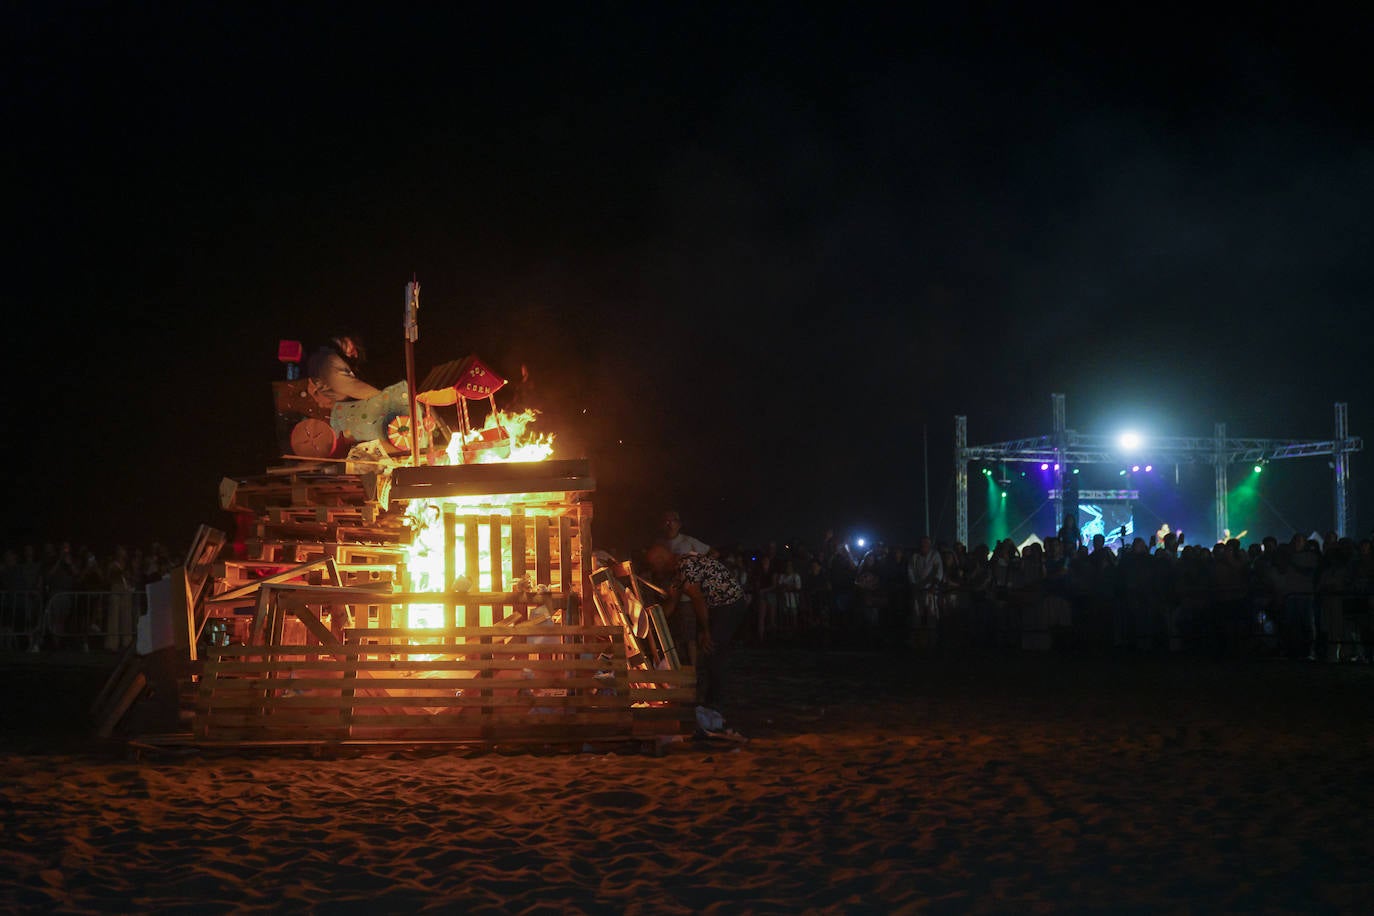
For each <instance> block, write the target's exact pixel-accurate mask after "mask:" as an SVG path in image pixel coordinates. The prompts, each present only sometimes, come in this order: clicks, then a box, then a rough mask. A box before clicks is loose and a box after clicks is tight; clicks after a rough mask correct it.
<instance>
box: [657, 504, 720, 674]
mask: <svg viewBox="0 0 1374 916" xmlns="http://www.w3.org/2000/svg"><path fill="white" fill-rule="evenodd" d="M654 543H655V544H658V545H662V546H663V547H666V548H667V549H668V551H669V552H670V553H671V554H673V556H677V557H687V556H701V557H710V558H712V559H718V558H719V554H718V553H717V551H716V550H715V548H713V547H712V546H711V545H710V544H707V543H706V542H705V541H700V540H697V539H696V538H694V537H692V536H691V535H690V534H686V533H684V532H683V530H682V514H681V513H679V512H678V511H677V510H676V509H664V510H663V517H662V519H661V520H660V521H659V537H658V539H657V540H656V541H655V542H654ZM664 610H665V611H667V612H668V615H669V616H668V629H669V631H670V632H671V633H672V636H673V645H675V646H677V647H678V654H679V655H681V656H682V657H683V660H684V661H687V662H689V663H690V664H693V665H695V664H696V663H697V627H696V615H695V614H694V613H693V611H692V601H691V598H689V597H688V596H687V595H679V596H677V600H676V601H669V602H668V603H667V606H666V607H665V608H664Z"/></svg>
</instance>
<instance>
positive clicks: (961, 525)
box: [954, 393, 1364, 544]
mask: <svg viewBox="0 0 1374 916" xmlns="http://www.w3.org/2000/svg"><path fill="white" fill-rule="evenodd" d="M1050 401H1051V404H1052V406H1053V409H1054V431H1053V433H1052V434H1051V435H1048V436H1036V437H1034V438H1031V439H1013V440H1010V441H1007V442H994V443H992V444H990V445H969V444H968V417H966V416H956V417H955V418H954V481H955V488H956V493H955V522H954V524H955V529H956V530H955V536H956V538H958V540H959V542H960V543H963V544H967V543H968V464H969V462H970V461H1002V462H1008V463H1018V462H1020V463H1035V464H1051V465H1052V466H1054V467H1055V469H1056V470H1055V472H1054V483H1055V489H1054V491H1053V492H1052V493H1051V498H1052V501H1053V503H1054V510H1055V524H1056V525H1058V524H1059V521H1060V520H1061V519H1062V517H1063V508H1062V507H1063V493H1064V475H1065V474H1066V473H1070V468H1071V467H1072V466H1073V465H1083V464H1114V463H1117V462H1120V461H1121V459H1122V454H1121V449H1120V448H1119V447H1118V445H1117V443H1116V442H1115V441H1113V440H1112V439H1111V438H1110V437H1109V436H1100V435H1085V434H1083V433H1079V432H1076V431H1075V430H1072V429H1069V428H1068V426H1067V424H1066V422H1065V412H1064V395H1063V394H1059V393H1055V394H1051V395H1050ZM1363 449H1364V440H1363V439H1361V438H1360V437H1359V436H1351V435H1350V427H1349V421H1348V418H1347V405H1346V404H1345V403H1344V402H1338V403H1337V404H1336V435H1335V438H1333V439H1248V438H1230V437H1228V436H1227V435H1226V424H1225V423H1218V424H1216V426H1215V433H1214V435H1212V436H1210V437H1203V436H1199V437H1186V436H1171V437H1152V438H1151V439H1150V444H1149V453H1150V458H1151V459H1152V460H1153V461H1154V462H1155V463H1156V464H1210V465H1213V467H1214V468H1215V471H1216V475H1215V476H1216V537H1217V538H1218V539H1220V538H1221V537H1222V536H1223V532H1225V531H1226V529H1227V527H1228V526H1227V520H1226V489H1227V475H1226V470H1227V466H1228V465H1231V464H1246V463H1253V462H1258V461H1282V460H1285V459H1289V458H1312V457H1320V456H1323V455H1327V456H1331V458H1332V466H1333V467H1334V468H1335V481H1334V483H1333V488H1332V489H1333V493H1334V499H1335V529H1336V534H1337V535H1338V536H1340V537H1345V535H1346V534H1347V533H1348V532H1349V531H1350V529H1351V528H1352V527H1353V526H1354V524H1355V520H1354V519H1353V518H1352V517H1351V515H1352V513H1351V507H1350V487H1351V476H1350V456H1351V455H1352V454H1353V453H1355V452H1358V451H1362V450H1363Z"/></svg>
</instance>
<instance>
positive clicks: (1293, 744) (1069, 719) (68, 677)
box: [0, 649, 1374, 913]
mask: <svg viewBox="0 0 1374 916" xmlns="http://www.w3.org/2000/svg"><path fill="white" fill-rule="evenodd" d="M735 671H736V684H737V685H738V693H737V695H738V696H740V697H741V698H744V699H745V704H744V705H743V707H742V708H739V709H737V710H736V711H735V713H734V714H733V715H732V716H731V718H730V724H731V725H733V726H735V727H737V728H739V729H740V730H741V731H742V732H744V733H745V734H746V735H747V736H748V737H749V739H750V740H749V741H748V743H745V744H735V743H728V742H722V741H717V740H710V741H690V742H681V743H675V744H671V745H666V746H665V747H664V748H662V751H663V752H662V754H661V755H659V756H655V755H654V754H651V753H645V752H642V751H641V750H639V749H634V748H616V749H614V750H612V751H609V752H608V751H606V750H605V749H601V750H598V751H596V752H583V753H566V752H558V753H554V752H540V751H539V749H534V750H525V751H518V752H516V751H511V752H505V751H498V752H492V751H480V750H458V751H451V750H450V751H445V752H435V751H433V750H423V749H418V750H416V749H405V750H387V751H364V752H356V751H355V752H346V753H341V754H337V755H326V756H323V757H320V758H318V759H317V758H315V757H313V756H312V755H310V754H309V753H306V752H302V751H289V752H280V753H265V752H252V753H245V752H239V753H232V754H231V753H225V752H215V753H203V752H192V751H187V750H166V751H159V752H156V753H151V752H145V753H142V754H141V755H134V754H131V753H130V752H129V750H128V749H127V747H124V746H123V745H121V744H119V743H114V744H98V743H95V742H93V741H92V740H91V739H89V738H88V732H87V730H86V729H85V728H84V722H83V720H82V714H83V712H84V707H85V705H86V703H88V702H89V698H90V696H91V695H93V691H94V690H97V689H98V688H99V686H100V684H101V683H102V682H103V675H102V672H100V671H99V670H98V669H73V670H63V671H55V670H50V671H40V670H38V669H34V668H32V667H23V668H13V667H10V668H6V669H5V675H4V680H3V682H4V683H5V685H6V701H5V711H4V719H3V723H4V725H5V729H4V735H5V738H4V739H3V747H0V834H2V835H3V839H4V842H3V849H4V851H3V853H0V906H3V908H4V910H5V911H7V912H190V911H195V912H197V913H215V912H225V913H248V912H321V913H330V912H358V913H410V912H421V911H429V910H433V911H444V912H465V913H482V912H486V913H569V912H571V913H606V912H617V913H700V912H708V913H710V912H717V913H740V912H751V913H797V912H818V913H866V912H875V913H907V912H941V913H966V912H967V913H980V912H1016V913H1024V912H1064V911H1074V912H1103V913H1107V912H1111V913H1121V912H1127V913H1131V912H1137V913H1139V912H1276V913H1279V912H1291V913H1309V912H1335V913H1356V912H1367V911H1368V910H1369V908H1370V907H1371V906H1372V905H1374V830H1371V828H1370V826H1369V815H1370V812H1371V810H1372V809H1371V802H1374V770H1372V769H1371V766H1370V760H1371V757H1372V756H1374V726H1371V722H1372V721H1374V716H1371V715H1370V701H1371V698H1374V671H1371V669H1369V668H1368V667H1344V666H1341V667H1337V666H1327V665H1312V664H1305V663H1294V662H1285V661H1279V660H1274V659H1231V660H1224V661H1219V660H1214V659H1208V658H1200V657H1179V656H1168V655H1134V654H1127V655H1102V654H1091V653H1086V652H1084V653H1070V654H1049V653H1020V652H993V651H985V652H979V651H975V650H964V651H961V652H958V653H951V654H948V655H943V656H941V655H934V656H913V655H910V654H896V653H881V652H835V651H832V652H820V651H813V650H807V649H779V650H751V651H746V652H741V653H740V654H739V655H738V656H737V664H736V666H735Z"/></svg>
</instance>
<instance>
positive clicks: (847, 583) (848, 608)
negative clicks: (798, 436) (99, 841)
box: [711, 520, 1374, 662]
mask: <svg viewBox="0 0 1374 916" xmlns="http://www.w3.org/2000/svg"><path fill="white" fill-rule="evenodd" d="M1066 521H1067V520H1066ZM1372 548H1374V543H1372V542H1371V540H1370V539H1368V538H1366V539H1362V540H1354V539H1351V538H1340V537H1337V536H1336V534H1335V533H1334V532H1329V533H1327V534H1326V535H1325V536H1324V537H1308V536H1305V535H1303V534H1294V535H1293V536H1292V537H1291V538H1289V539H1288V540H1286V541H1280V540H1278V539H1277V538H1276V537H1273V536H1270V537H1265V538H1264V539H1263V540H1262V541H1261V542H1259V543H1254V544H1251V545H1249V547H1248V548H1243V547H1242V545H1241V542H1240V541H1239V540H1236V539H1231V540H1227V541H1224V542H1220V543H1216V544H1213V545H1210V546H1207V545H1197V544H1187V543H1184V542H1183V539H1182V538H1181V537H1180V536H1179V535H1177V534H1175V533H1165V534H1163V535H1162V536H1152V537H1151V538H1150V539H1149V540H1146V539H1144V538H1135V539H1134V541H1132V542H1131V543H1130V544H1129V545H1128V546H1127V547H1125V548H1124V549H1123V548H1121V547H1120V546H1117V545H1109V544H1108V543H1107V542H1106V540H1105V538H1104V537H1103V536H1102V535H1100V534H1099V535H1096V536H1095V537H1093V538H1092V539H1091V540H1089V541H1088V542H1087V543H1084V542H1083V539H1082V538H1081V537H1079V536H1078V532H1077V530H1076V528H1069V529H1068V530H1065V529H1061V531H1060V532H1058V533H1057V534H1054V535H1050V536H1046V537H1038V536H1037V537H1032V538H1029V539H1028V540H1027V541H1025V542H1022V544H1021V545H1017V544H1016V543H1015V542H1013V541H1011V540H1010V539H1007V540H1002V541H999V542H996V543H994V544H993V545H992V546H991V547H989V546H988V545H987V544H985V543H978V544H974V545H973V546H972V547H966V546H965V545H963V544H960V543H948V542H935V541H933V540H932V539H931V538H929V537H922V538H920V539H919V540H918V541H917V543H916V544H914V545H901V544H884V543H879V544H873V545H868V546H864V547H857V545H851V544H848V543H844V542H842V541H840V540H839V539H838V538H836V537H835V536H834V534H833V532H827V533H826V535H825V536H824V538H823V539H822V540H821V542H820V545H819V546H818V547H813V546H810V545H807V544H804V543H797V544H787V543H783V544H781V545H780V544H779V543H777V542H770V543H767V544H765V545H764V546H762V547H761V548H757V549H754V548H745V547H740V546H729V547H725V548H722V549H714V548H712V549H711V552H712V554H715V555H718V556H719V558H720V560H721V561H722V562H723V563H724V564H725V565H726V566H727V567H728V568H729V569H730V570H731V571H732V573H733V574H734V575H735V576H736V577H737V578H738V581H739V582H740V584H741V586H742V587H743V589H744V591H745V596H746V601H747V602H748V606H749V608H750V613H749V615H748V622H747V625H746V628H745V629H746V632H741V633H740V634H739V638H741V639H743V640H745V641H747V642H748V643H749V644H751V645H754V646H765V645H769V644H773V643H784V642H796V643H803V644H810V645H818V646H829V647H837V648H846V647H848V648H873V647H879V646H885V647H905V648H926V647H935V646H946V647H955V646H990V647H1006V648H1011V647H1019V648H1023V649H1038V650H1047V649H1070V648H1082V649H1109V648H1116V649H1123V650H1126V649H1130V650H1136V651H1140V650H1158V651H1191V652H1206V653H1211V654H1218V655H1220V654H1240V653H1245V654H1269V655H1277V656H1283V657H1287V658H1295V659H1311V660H1314V661H1315V660H1325V661H1333V662H1334V661H1358V662H1368V661H1369V660H1370V643H1371V641H1374V626H1372V625H1371V608H1374V589H1372V588H1371V586H1372V585H1374V549H1372Z"/></svg>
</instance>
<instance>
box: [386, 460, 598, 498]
mask: <svg viewBox="0 0 1374 916" xmlns="http://www.w3.org/2000/svg"><path fill="white" fill-rule="evenodd" d="M595 489H596V481H595V479H594V478H593V477H592V475H591V462H590V461H588V460H586V459H553V460H549V461H539V462H509V463H497V464H468V465H454V466H446V467H413V468H412V467H399V468H396V469H395V470H394V471H393V472H392V474H391V498H392V499H393V500H395V499H419V498H434V497H443V496H486V495H493V496H494V495H498V494H505V493H546V492H548V493H576V492H580V491H590V490H595Z"/></svg>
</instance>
